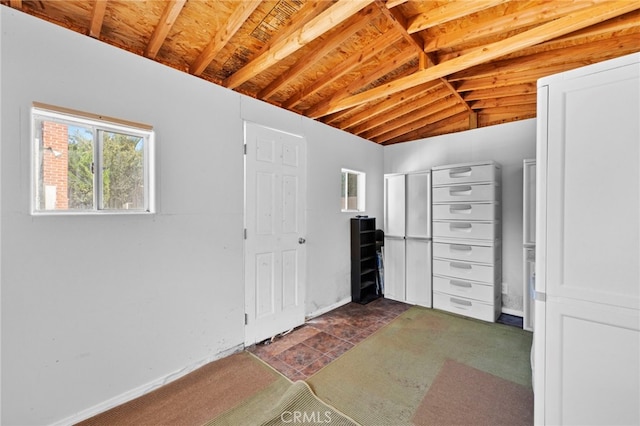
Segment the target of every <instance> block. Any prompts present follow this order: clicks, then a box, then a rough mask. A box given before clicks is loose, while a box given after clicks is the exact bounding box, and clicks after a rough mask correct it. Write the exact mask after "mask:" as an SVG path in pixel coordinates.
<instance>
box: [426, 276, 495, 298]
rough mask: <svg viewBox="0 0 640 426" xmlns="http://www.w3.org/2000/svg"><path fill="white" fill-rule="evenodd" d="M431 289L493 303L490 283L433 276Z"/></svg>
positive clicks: (492, 287) (493, 294)
mask: <svg viewBox="0 0 640 426" xmlns="http://www.w3.org/2000/svg"><path fill="white" fill-rule="evenodd" d="M433 291H438V292H440V293H443V294H449V295H451V296H458V297H466V298H469V299H474V300H479V301H481V302H486V303H493V300H494V299H495V298H496V294H495V288H494V286H492V285H491V284H487V283H479V282H476V281H469V280H460V279H456V278H450V277H441V276H438V275H434V276H433Z"/></svg>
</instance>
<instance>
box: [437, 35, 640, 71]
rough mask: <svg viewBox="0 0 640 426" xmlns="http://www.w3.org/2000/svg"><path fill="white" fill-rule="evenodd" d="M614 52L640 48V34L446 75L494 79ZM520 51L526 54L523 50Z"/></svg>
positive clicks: (506, 60)
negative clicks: (499, 76)
mask: <svg viewBox="0 0 640 426" xmlns="http://www.w3.org/2000/svg"><path fill="white" fill-rule="evenodd" d="M616 49H624V50H627V51H633V50H637V49H640V37H639V35H638V34H631V35H626V36H620V37H615V38H614V37H606V38H603V39H601V40H596V41H593V42H589V41H587V42H586V43H584V44H579V45H572V46H571V49H570V50H568V51H567V50H566V49H563V48H558V49H553V50H546V51H542V52H540V53H534V54H531V55H526V56H519V57H517V58H512V59H504V60H499V61H493V62H490V63H486V64H481V65H478V66H475V67H471V68H468V69H466V70H464V71H460V72H457V73H455V74H452V75H450V76H449V81H453V82H456V81H461V80H466V79H475V78H485V77H495V76H497V75H502V74H507V73H515V72H519V71H528V70H530V69H534V68H537V67H548V66H549V65H552V64H561V63H571V62H575V61H576V60H580V59H583V58H591V59H593V60H596V58H598V57H600V56H607V53H608V52H609V54H610V52H611V51H612V50H616ZM523 52H526V50H524V51H523Z"/></svg>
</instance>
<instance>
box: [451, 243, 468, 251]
mask: <svg viewBox="0 0 640 426" xmlns="http://www.w3.org/2000/svg"><path fill="white" fill-rule="evenodd" d="M472 250H473V247H471V246H465V245H463V244H449V251H463V252H471V251H472Z"/></svg>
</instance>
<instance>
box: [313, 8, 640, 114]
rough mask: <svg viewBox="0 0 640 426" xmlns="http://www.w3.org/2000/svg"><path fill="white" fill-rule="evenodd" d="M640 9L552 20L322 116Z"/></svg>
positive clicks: (590, 10) (349, 100)
mask: <svg viewBox="0 0 640 426" xmlns="http://www.w3.org/2000/svg"><path fill="white" fill-rule="evenodd" d="M639 8H640V2H631V1H626V0H619V1H614V0H611V1H605V2H602V3H599V4H597V5H596V6H593V7H590V8H587V9H582V10H580V11H578V12H575V13H571V14H568V15H565V16H563V17H561V18H558V19H556V20H554V21H550V22H547V23H545V24H542V25H540V26H537V27H535V28H532V29H529V30H527V31H524V32H521V33H518V34H516V35H514V36H512V37H508V38H505V39H502V40H500V41H497V42H494V43H491V44H488V45H485V46H482V47H478V48H476V49H475V50H473V51H471V52H469V53H467V54H465V55H462V56H459V57H457V58H454V59H451V60H449V61H447V62H441V63H439V64H437V65H435V66H433V67H430V68H427V69H425V70H422V71H418V72H416V73H415V74H413V75H411V76H408V77H403V78H400V79H397V80H395V81H392V82H390V83H387V84H385V85H383V86H379V87H376V88H374V89H370V90H368V91H366V92H363V93H359V94H356V95H352V96H350V97H348V98H345V99H342V100H339V101H337V102H330V103H329V106H328V107H327V108H326V109H325V110H324V111H319V113H320V114H321V115H326V114H330V113H333V112H336V111H340V110H342V109H346V108H350V107H353V106H355V105H359V104H362V103H366V102H370V101H373V100H376V99H379V98H382V97H385V96H389V95H391V94H393V93H397V92H400V91H402V90H405V89H408V88H410V87H414V86H416V85H419V84H422V83H426V82H428V81H432V80H435V79H438V78H441V77H444V76H447V75H450V74H453V73H455V72H458V71H462V70H464V69H465V68H467V67H470V66H474V65H479V64H482V63H484V62H488V61H491V60H494V59H497V58H499V57H501V56H504V55H507V54H509V53H512V52H516V51H518V50H521V49H525V48H527V47H530V46H534V45H536V44H539V43H542V42H545V41H548V40H551V39H553V38H556V37H560V36H562V35H564V34H568V33H570V32H573V31H577V30H580V29H582V28H585V27H588V26H590V25H594V24H597V23H600V22H603V21H606V20H607V19H611V18H613V17H616V16H619V15H622V14H624V13H627V12H630V11H633V10H637V9H639Z"/></svg>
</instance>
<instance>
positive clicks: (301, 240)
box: [298, 237, 307, 244]
mask: <svg viewBox="0 0 640 426" xmlns="http://www.w3.org/2000/svg"><path fill="white" fill-rule="evenodd" d="M306 242H307V240H305V239H304V238H302V237H300V238H298V244H304V243H306Z"/></svg>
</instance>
